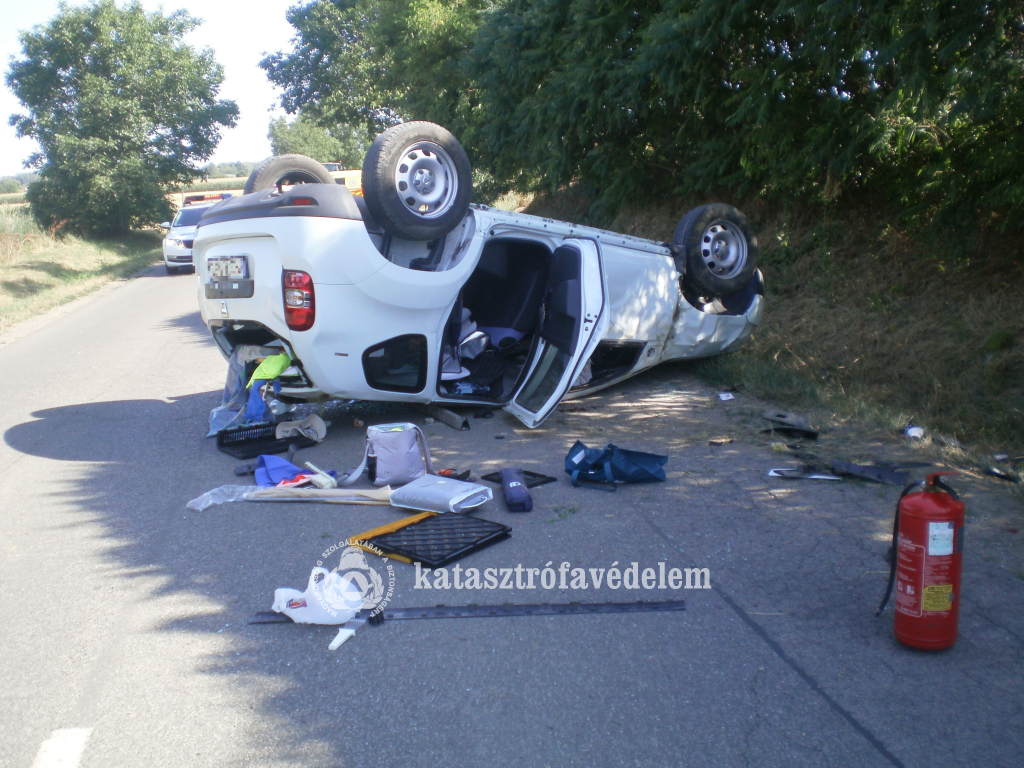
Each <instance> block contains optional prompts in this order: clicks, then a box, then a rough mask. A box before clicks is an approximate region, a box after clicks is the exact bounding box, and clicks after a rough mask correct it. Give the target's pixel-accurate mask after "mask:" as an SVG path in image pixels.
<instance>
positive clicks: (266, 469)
mask: <svg viewBox="0 0 1024 768" xmlns="http://www.w3.org/2000/svg"><path fill="white" fill-rule="evenodd" d="M307 471H311V470H305V469H302V468H301V467H296V466H295V465H294V464H292V463H291V462H290V461H285V460H284V459H282V458H281V457H280V456H260V457H259V458H258V459H256V485H267V486H273V485H277V484H278V483H280V482H281V481H282V480H291V479H292V478H294V477H295V476H296V475H303V474H306V472H307Z"/></svg>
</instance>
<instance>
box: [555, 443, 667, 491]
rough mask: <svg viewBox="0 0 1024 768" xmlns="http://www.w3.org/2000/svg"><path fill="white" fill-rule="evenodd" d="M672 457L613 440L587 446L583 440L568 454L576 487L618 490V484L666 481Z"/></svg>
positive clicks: (567, 462) (568, 472) (568, 471)
mask: <svg viewBox="0 0 1024 768" xmlns="http://www.w3.org/2000/svg"><path fill="white" fill-rule="evenodd" d="M667 462H668V456H662V455H660V454H656V453H644V452H642V451H630V450H626V449H625V448H619V447H618V446H616V445H612V444H611V443H609V444H608V445H606V446H605V447H604V448H587V446H585V445H584V444H583V443H581V442H580V441H579V440H577V441H576V443H575V444H574V445H573V447H572V448H570V449H569V453H568V455H567V456H566V457H565V471H566V473H567V474H568V475H569V476H570V477H571V478H572V484H573V485H574V486H576V487H581V486H584V487H591V488H595V489H599V490H607V491H614V490H615V485H616V483H657V482H662V481H663V480H665V470H664V469H662V467H664V466H665V464H666V463H667Z"/></svg>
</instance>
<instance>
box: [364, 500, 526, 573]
mask: <svg viewBox="0 0 1024 768" xmlns="http://www.w3.org/2000/svg"><path fill="white" fill-rule="evenodd" d="M511 535H512V529H511V528H509V527H508V526H507V525H501V524H500V523H494V522H491V521H490V520H483V519H481V518H478V517H470V516H469V515H439V514H437V513H436V512H424V513H423V514H420V515H413V516H412V517H407V518H405V519H404V520H398V521H396V522H394V523H388V524H387V525H385V526H381V527H380V528H374V529H373V530H370V531H365V532H363V533H360V534H357V535H355V536H353V537H351V538H350V539H349V541H351V542H352V544H353V546H356V547H359V548H360V549H365V550H366V551H367V552H373V553H374V554H378V552H377V551H375V550H379V551H383V552H385V553H387V556H388V557H391V558H393V559H395V560H401V561H403V562H406V563H421V564H422V566H423V567H424V568H443V567H444V566H446V565H448V564H449V563H453V562H455V561H456V560H458V559H460V558H463V557H465V556H466V555H469V554H471V553H473V552H476V551H478V550H481V549H484V548H485V547H490V546H493V545H494V544H497V543H498V542H499V541H504V540H505V539H507V538H508V537H509V536H511Z"/></svg>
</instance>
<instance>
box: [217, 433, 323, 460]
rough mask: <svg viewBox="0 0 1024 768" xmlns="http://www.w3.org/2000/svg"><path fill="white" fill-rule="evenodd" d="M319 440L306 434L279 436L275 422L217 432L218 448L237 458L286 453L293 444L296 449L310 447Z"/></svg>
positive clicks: (253, 457)
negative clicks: (280, 437) (283, 437)
mask: <svg viewBox="0 0 1024 768" xmlns="http://www.w3.org/2000/svg"><path fill="white" fill-rule="evenodd" d="M316 443H317V441H316V440H313V439H310V438H308V437H305V436H298V437H289V438H285V439H282V440H279V439H278V438H277V427H276V426H275V425H273V424H257V425H254V426H248V427H235V428H233V429H222V430H221V431H220V432H218V433H217V449H218V450H219V451H221V452H222V453H226V454H227V455H228V456H233V457H234V458H236V459H255V458H256V457H257V456H260V455H265V454H275V453H285V452H286V451H287V450H289V448H291V446H292V445H294V446H295V447H296V449H297V450H298V449H301V448H309V447H310V446H313V445H316Z"/></svg>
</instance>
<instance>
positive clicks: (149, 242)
mask: <svg viewBox="0 0 1024 768" xmlns="http://www.w3.org/2000/svg"><path fill="white" fill-rule="evenodd" d="M159 257H160V235H159V234H158V233H155V232H133V233H132V234H131V235H129V236H128V237H125V238H120V239H117V240H99V241H86V240H80V239H78V238H74V237H65V238H56V237H53V236H52V235H51V234H49V233H46V232H43V231H41V230H40V229H39V228H38V227H37V226H36V225H35V223H34V222H33V221H32V220H31V218H30V217H29V213H28V209H27V208H25V207H19V208H8V207H0V330H2V329H4V328H7V327H9V326H11V325H14V324H15V323H17V322H19V321H21V320H24V319H26V318H28V317H32V316H34V315H37V314H39V313H41V312H45V311H46V310H48V309H50V308H52V307H55V306H58V305H60V304H64V303H66V302H68V301H72V300H74V299H76V298H78V297H79V296H83V295H85V294H87V293H90V292H91V291H93V290H95V289H97V288H99V287H100V286H102V285H104V284H106V283H108V282H110V281H111V280H115V279H117V278H121V277H126V276H128V275H130V274H132V273H134V272H137V271H138V270H140V269H142V268H143V267H145V266H147V265H148V264H152V263H153V262H154V261H156V260H157V259H159Z"/></svg>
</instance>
